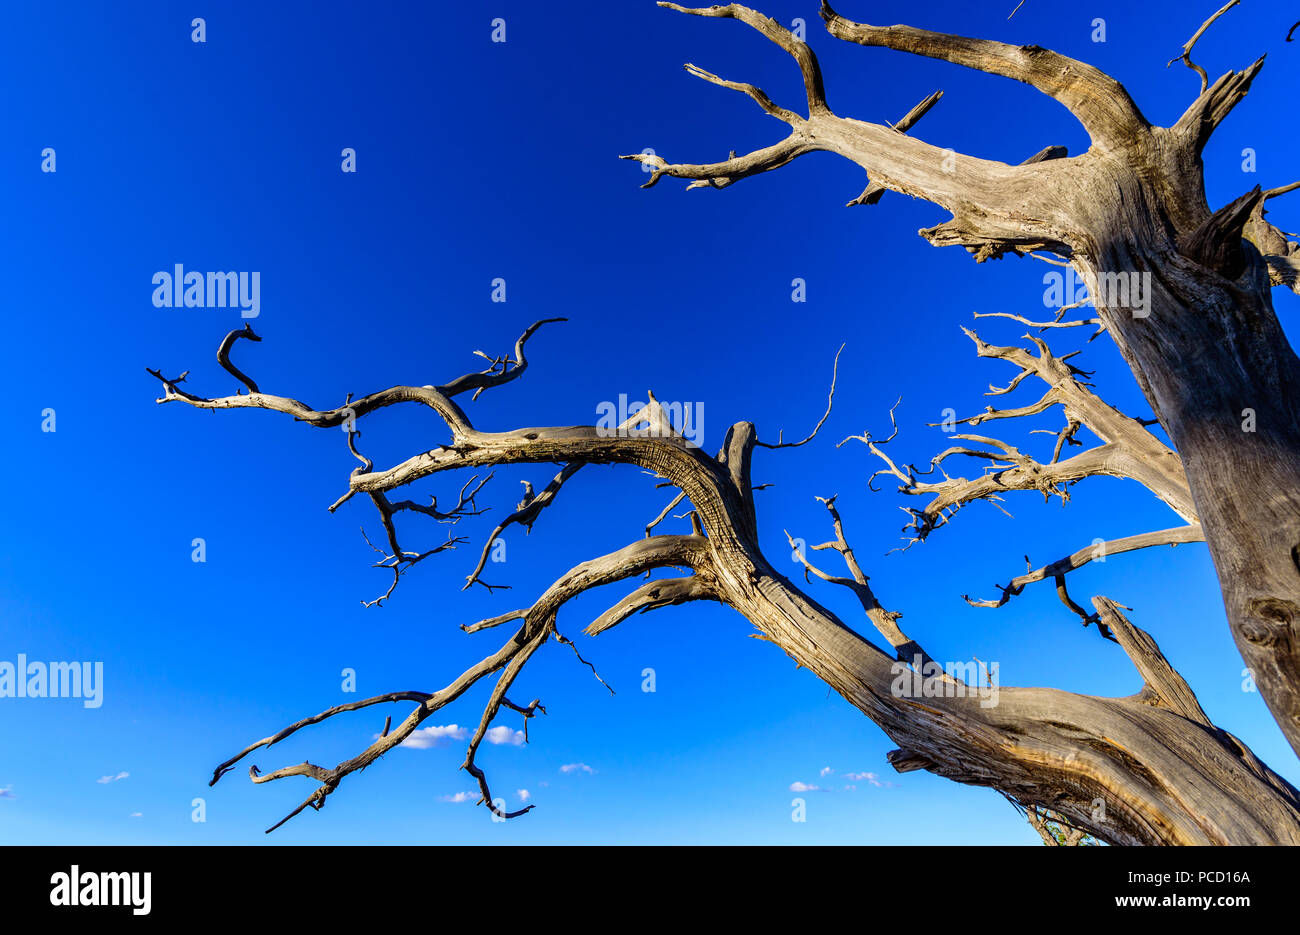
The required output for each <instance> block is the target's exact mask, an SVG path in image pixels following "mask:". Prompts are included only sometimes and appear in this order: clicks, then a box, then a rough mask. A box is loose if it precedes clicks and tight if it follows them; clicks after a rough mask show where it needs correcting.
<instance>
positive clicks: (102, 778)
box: [95, 770, 131, 786]
mask: <svg viewBox="0 0 1300 935" xmlns="http://www.w3.org/2000/svg"><path fill="white" fill-rule="evenodd" d="M130 775H131V774H130V773H128V772H127V771H126V770H122V772H120V773H118V774H117V775H116V776H100V777H99V778H98V779H96V780H95V782H97V783H99V784H100V785H101V786H105V785H108V784H109V783H110V782H117V781H118V780H119V779H125V778H126V777H128V776H130Z"/></svg>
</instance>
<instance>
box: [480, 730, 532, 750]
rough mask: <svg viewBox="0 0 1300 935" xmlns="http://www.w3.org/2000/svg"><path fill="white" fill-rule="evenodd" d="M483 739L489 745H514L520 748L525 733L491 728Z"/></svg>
mask: <svg viewBox="0 0 1300 935" xmlns="http://www.w3.org/2000/svg"><path fill="white" fill-rule="evenodd" d="M483 739H484V740H486V741H487V742H488V743H495V744H503V743H508V744H513V745H514V746H516V747H517V746H519V745H520V744H522V743H523V742H524V732H523V731H521V730H512V729H511V728H509V727H504V726H502V727H489V728H488V730H487V733H486V734H484V735H483Z"/></svg>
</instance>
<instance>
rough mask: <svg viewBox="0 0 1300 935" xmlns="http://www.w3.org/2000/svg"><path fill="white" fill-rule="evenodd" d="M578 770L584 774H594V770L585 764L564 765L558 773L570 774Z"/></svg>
mask: <svg viewBox="0 0 1300 935" xmlns="http://www.w3.org/2000/svg"><path fill="white" fill-rule="evenodd" d="M578 770H581V771H582V772H584V773H594V772H595V770H594V769H592V768H591V767H590V766H588V765H587V764H586V763H565V764H564V765H563V766H561V767H560V772H562V773H572V772H576V771H578Z"/></svg>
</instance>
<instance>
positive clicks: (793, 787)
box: [790, 781, 822, 792]
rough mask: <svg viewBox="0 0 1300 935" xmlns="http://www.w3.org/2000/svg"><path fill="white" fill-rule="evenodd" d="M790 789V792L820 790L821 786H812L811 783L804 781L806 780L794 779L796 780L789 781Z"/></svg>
mask: <svg viewBox="0 0 1300 935" xmlns="http://www.w3.org/2000/svg"><path fill="white" fill-rule="evenodd" d="M790 791H791V792H821V791H822V787H821V786H812V785H809V784H808V783H806V782H798V781H796V782H792V783H790Z"/></svg>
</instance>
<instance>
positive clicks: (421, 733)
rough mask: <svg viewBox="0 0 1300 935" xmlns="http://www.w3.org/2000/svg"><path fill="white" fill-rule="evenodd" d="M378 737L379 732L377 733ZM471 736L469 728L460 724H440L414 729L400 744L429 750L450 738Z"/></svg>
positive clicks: (415, 748) (458, 738) (460, 738)
mask: <svg viewBox="0 0 1300 935" xmlns="http://www.w3.org/2000/svg"><path fill="white" fill-rule="evenodd" d="M375 736H376V737H378V736H379V735H378V734H375ZM468 736H469V728H468V727H461V726H460V725H459V724H447V725H445V726H444V725H439V724H435V725H434V726H433V727H422V728H420V729H419V730H417V731H412V732H411V736H409V737H407V738H406V739H405V740H403V741H402V742H401V743H400V744H399V745H398V746H402V747H410V748H411V749H412V750H428V749H429V748H430V747H440V746H442V745H443V744H444V743H446V742H447V741H448V740H464V739H465V738H466V737H468Z"/></svg>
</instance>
